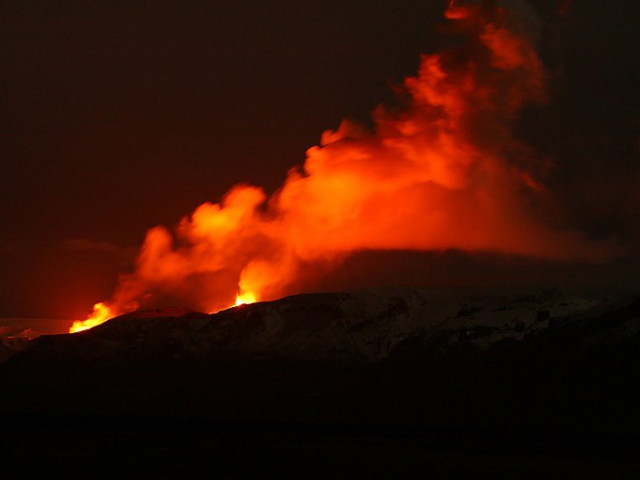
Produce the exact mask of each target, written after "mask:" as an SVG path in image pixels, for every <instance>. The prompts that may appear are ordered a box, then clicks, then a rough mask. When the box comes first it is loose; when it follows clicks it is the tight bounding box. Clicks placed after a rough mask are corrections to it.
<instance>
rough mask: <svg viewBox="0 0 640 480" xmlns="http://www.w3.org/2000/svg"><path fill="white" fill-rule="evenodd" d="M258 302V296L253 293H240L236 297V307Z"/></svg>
mask: <svg viewBox="0 0 640 480" xmlns="http://www.w3.org/2000/svg"><path fill="white" fill-rule="evenodd" d="M256 301H257V299H256V296H255V295H254V294H253V293H251V292H245V293H238V295H236V303H235V306H236V307H239V306H240V305H246V304H247V303H255V302H256Z"/></svg>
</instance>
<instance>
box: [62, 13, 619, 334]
mask: <svg viewBox="0 0 640 480" xmlns="http://www.w3.org/2000/svg"><path fill="white" fill-rule="evenodd" d="M499 3H500V2H485V3H482V2H480V3H478V2H476V3H474V4H471V5H458V4H457V3H456V2H451V4H450V6H449V8H448V9H447V10H446V12H445V17H446V18H447V19H448V20H449V21H450V22H451V28H452V30H453V31H454V32H455V33H457V34H459V35H463V36H464V37H465V38H466V41H465V42H464V43H462V44H458V45H457V46H456V47H454V48H451V49H449V50H447V51H445V52H443V53H440V54H433V55H424V56H423V57H422V59H421V63H420V68H419V72H418V74H417V76H415V77H411V78H408V79H406V80H405V82H404V84H403V92H402V94H403V96H404V97H406V104H405V105H406V106H405V107H404V108H403V109H402V110H400V111H397V110H389V109H386V108H384V107H382V106H380V107H378V108H377V109H376V110H375V111H374V113H373V120H374V123H375V129H374V132H369V131H367V129H366V128H364V127H362V126H359V125H356V124H353V123H351V122H349V121H343V122H342V124H341V125H340V126H339V128H338V129H337V130H335V131H326V132H324V133H323V135H322V138H321V143H320V145H319V146H315V147H312V148H310V149H309V150H308V152H307V159H306V161H305V163H304V165H303V166H302V167H299V168H294V169H292V170H291V171H290V172H289V175H288V178H287V180H286V181H285V183H284V185H283V186H282V187H281V188H280V190H279V191H277V192H276V193H275V194H273V195H272V196H271V197H269V198H267V196H266V194H265V193H264V191H263V190H262V189H260V188H258V187H255V186H251V185H237V186H235V187H233V188H232V189H231V190H230V191H229V192H228V193H227V194H226V195H225V197H224V198H223V200H222V201H221V202H220V203H216V204H212V203H204V204H202V205H200V206H199V207H197V208H196V209H195V211H194V212H193V213H192V214H191V215H190V216H188V217H185V218H183V219H182V221H181V222H180V224H179V226H178V227H177V228H176V230H175V232H173V233H172V232H170V231H169V230H168V229H167V228H165V227H162V226H157V227H154V228H152V229H150V230H149V231H148V232H147V236H146V239H145V241H144V244H143V245H142V248H141V251H140V253H139V256H138V258H137V263H136V269H135V271H134V272H133V273H131V274H126V275H123V276H122V277H121V280H120V283H119V285H118V287H117V289H116V291H115V293H114V295H113V298H112V300H111V301H109V302H105V303H103V304H99V305H101V306H100V307H99V308H98V307H96V309H95V311H94V315H92V317H91V318H90V319H89V320H87V321H86V322H85V323H83V324H82V325H80V326H76V325H74V327H73V328H74V331H75V330H78V329H83V328H90V327H91V326H93V325H97V324H99V323H101V322H102V321H104V320H105V319H106V318H105V315H103V312H104V309H107V310H106V311H108V314H106V317H111V316H114V315H118V314H122V313H125V312H129V311H133V310H135V309H138V308H140V307H141V306H145V307H148V306H153V305H154V304H156V303H158V302H159V301H161V300H162V299H164V298H170V299H173V300H174V301H175V299H179V300H180V301H183V302H184V303H186V304H189V305H192V306H194V307H196V308H199V309H201V310H203V311H209V312H212V311H217V310H220V309H223V308H227V307H229V306H232V305H234V303H235V304H236V305H239V304H242V303H248V302H253V301H256V300H264V299H272V298H276V297H279V296H282V295H284V294H290V293H294V292H295V291H296V283H297V282H300V281H301V280H302V279H305V278H306V277H307V276H308V275H309V273H308V271H307V269H306V267H307V266H308V265H310V264H323V265H325V266H327V265H336V264H337V263H339V262H340V261H341V260H343V259H344V258H346V256H348V255H349V254H350V253H353V252H355V251H360V250H391V249H394V250H400V249H406V250H423V251H424V250H440V249H460V250H466V251H493V252H502V253H510V254H520V255H529V256H535V257H541V258H542V257H544V258H573V259H589V258H595V257H597V256H603V255H604V256H606V255H607V252H606V250H607V247H605V246H604V245H601V244H599V245H595V244H593V243H591V242H589V241H588V240H586V239H585V238H583V236H582V235H581V234H580V233H579V232H575V231H567V230H562V229H560V228H559V227H557V226H551V225H549V224H548V223H546V222H544V221H543V220H542V219H541V217H542V215H541V214H540V213H541V212H542V211H543V210H544V209H545V208H548V206H549V205H551V204H552V198H551V194H550V192H548V191H547V190H546V189H545V186H544V184H543V181H542V180H543V177H544V173H545V168H546V167H545V165H547V164H548V162H542V161H540V159H538V158H536V156H535V154H534V152H533V151H532V149H530V148H528V147H526V146H525V145H522V144H521V143H520V142H518V141H517V140H516V139H515V138H514V136H513V135H512V131H511V128H512V125H513V123H514V121H515V120H516V118H517V115H518V112H519V111H520V110H521V109H522V108H523V107H524V106H526V105H530V104H536V103H541V102H544V101H545V72H544V69H543V66H542V63H541V61H540V59H539V57H538V55H537V53H536V50H535V45H534V38H533V36H534V35H533V32H532V29H531V28H529V27H530V25H528V24H527V22H526V19H522V18H519V17H518V16H517V15H515V14H511V13H508V12H507V11H506V10H505V9H504V8H503V7H501V6H499ZM489 4H490V5H491V6H488V5H489ZM496 5H497V6H496ZM234 299H235V302H234Z"/></svg>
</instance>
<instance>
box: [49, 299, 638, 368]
mask: <svg viewBox="0 0 640 480" xmlns="http://www.w3.org/2000/svg"><path fill="white" fill-rule="evenodd" d="M636 299H637V297H636V296H633V295H628V294H627V295H617V296H608V297H607V296H601V297H598V296H590V297H586V298H585V297H577V296H565V295H562V294H561V293H560V292H558V291H555V290H548V291H540V292H531V291H525V292H523V291H513V292H508V293H506V292H496V291H492V292H488V293H478V292H477V290H474V291H469V290H467V289H462V288H448V289H422V290H420V289H414V288H408V287H393V288H381V289H368V290H358V291H351V292H340V293H319V294H305V295H296V296H292V297H287V298H284V299H282V300H278V301H273V302H261V303H256V304H251V305H242V306H240V307H236V308H232V309H229V310H226V311H223V312H219V313H217V314H213V315H207V314H202V313H188V314H184V312H179V313H180V314H181V315H179V316H175V315H174V314H175V312H171V313H172V315H168V314H167V313H166V312H153V311H151V312H150V311H145V312H134V313H131V314H128V315H124V316H121V317H118V318H115V319H112V320H110V321H109V322H107V323H105V324H103V325H100V326H98V327H96V328H94V329H92V330H89V331H86V332H82V333H79V334H74V335H58V336H52V337H42V339H41V341H40V342H38V343H39V345H38V346H37V349H38V350H44V349H47V350H51V351H53V350H55V351H57V352H58V353H59V354H61V355H65V354H69V355H74V353H73V352H74V351H75V349H76V347H77V346H81V345H83V346H86V345H89V344H91V345H92V347H91V348H79V349H77V354H78V355H89V356H90V357H92V358H95V357H97V356H101V355H107V356H109V355H111V354H118V351H120V350H122V351H123V352H121V353H123V354H127V355H129V354H131V353H132V352H134V351H137V350H140V351H145V350H148V349H152V350H158V349H162V350H165V351H167V352H168V351H171V352H172V355H188V356H193V357H201V356H208V355H211V354H222V353H224V352H227V353H234V354H240V355H248V356H256V355H258V356H261V355H262V356H269V357H281V358H290V359H305V360H320V361H322V360H331V361H334V360H336V361H356V362H377V361H379V360H381V359H383V358H386V357H388V356H389V355H391V354H392V353H393V351H394V349H396V348H397V347H398V346H399V345H400V344H402V343H403V342H405V341H407V340H408V339H412V338H419V339H420V342H421V343H423V344H425V345H427V344H428V345H431V348H438V349H439V350H440V351H444V350H446V349H448V348H451V347H454V346H456V345H458V344H461V343H464V344H467V345H472V346H474V347H476V348H478V349H486V348H489V347H490V346H491V345H493V344H495V343H497V342H500V341H503V340H516V341H517V340H522V339H523V338H525V336H527V335H536V334H539V333H541V332H544V331H546V330H548V329H549V328H550V326H555V327H558V326H560V325H564V324H566V323H571V322H574V323H575V322H579V321H581V320H583V319H585V318H589V317H590V316H591V317H593V316H598V315H602V314H603V313H605V312H609V311H615V310H616V309H621V308H624V307H625V305H627V304H630V303H632V302H633V301H634V300H636ZM616 328H617V330H616V329H614V328H613V327H612V330H611V331H607V332H606V333H605V332H600V333H599V335H601V336H602V335H604V336H607V335H614V330H615V332H617V333H615V335H618V336H620V335H627V334H628V335H633V334H635V333H637V331H638V329H639V328H640V325H639V324H638V321H636V320H634V321H629V322H626V323H625V324H624V325H622V326H619V327H616ZM594 341H595V340H594Z"/></svg>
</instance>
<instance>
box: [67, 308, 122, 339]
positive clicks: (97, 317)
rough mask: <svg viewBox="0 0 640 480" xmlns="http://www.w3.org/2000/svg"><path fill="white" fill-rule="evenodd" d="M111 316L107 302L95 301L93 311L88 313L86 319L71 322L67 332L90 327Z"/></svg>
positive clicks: (79, 330)
mask: <svg viewBox="0 0 640 480" xmlns="http://www.w3.org/2000/svg"><path fill="white" fill-rule="evenodd" d="M113 317H114V314H113V312H112V311H111V309H110V308H109V306H108V305H107V304H105V303H103V302H99V303H96V304H95V305H94V306H93V312H91V315H89V317H87V319H86V320H78V321H76V322H73V325H71V328H70V329H69V333H76V332H82V331H83V330H89V329H90V328H93V327H96V326H98V325H100V324H101V323H104V322H106V321H107V320H109V319H110V318H113Z"/></svg>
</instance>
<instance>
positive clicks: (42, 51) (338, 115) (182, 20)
mask: <svg viewBox="0 0 640 480" xmlns="http://www.w3.org/2000/svg"><path fill="white" fill-rule="evenodd" d="M531 3H532V5H533V6H534V8H536V9H537V11H538V13H539V14H540V15H541V17H542V19H543V20H544V25H545V34H546V36H545V39H544V42H543V46H542V48H543V49H544V51H543V56H544V57H545V60H546V61H547V62H548V63H549V65H550V69H551V71H552V74H553V75H554V83H553V88H554V89H555V90H553V89H552V96H555V100H556V101H555V103H553V106H552V107H549V110H548V111H546V112H542V113H538V114H537V115H538V117H540V118H538V117H536V115H532V116H531V118H530V119H528V120H526V121H527V122H529V123H530V124H535V123H536V122H538V123H539V124H541V125H546V126H547V127H546V128H547V130H545V128H544V127H541V128H540V129H535V128H534V129H524V130H526V131H527V132H528V133H527V134H526V135H528V136H529V137H530V138H529V140H530V141H531V142H533V143H537V144H540V145H541V147H540V148H541V149H542V150H545V151H546V152H548V153H550V154H553V155H561V156H563V157H566V158H567V159H568V160H567V162H568V163H569V164H572V163H571V162H573V167H572V168H571V169H570V171H572V172H574V173H575V172H582V173H578V176H580V175H582V176H594V175H596V176H602V171H601V170H600V168H601V167H598V165H603V164H606V165H608V166H607V170H606V171H607V172H610V170H611V169H613V172H614V173H607V175H610V176H611V178H606V177H605V178H604V180H605V181H607V180H611V181H614V177H616V178H617V176H627V173H628V172H630V171H635V170H634V168H637V166H636V165H635V164H634V162H637V157H638V155H637V139H638V134H637V130H638V124H639V121H640V114H639V113H638V91H637V85H638V84H639V83H640V79H639V78H638V70H639V68H638V66H639V63H640V62H639V61H638V53H637V46H638V45H640V41H639V39H638V33H637V27H636V22H635V21H634V20H635V19H637V18H638V17H637V15H635V13H636V12H635V10H636V9H637V7H636V6H635V2H631V1H627V0H625V1H623V2H614V3H611V4H607V6H606V7H605V6H604V5H603V4H602V3H601V2H595V1H588V2H574V4H573V5H571V8H570V9H569V13H568V14H567V15H566V16H565V17H560V16H558V15H557V13H556V7H557V6H558V5H559V4H562V3H563V4H566V5H569V4H570V3H571V2H567V1H564V2H558V1H552V0H545V1H540V2H537V3H534V2H531ZM444 4H446V2H439V1H425V0H422V1H418V0H396V1H393V2H371V1H361V0H357V1H344V0H343V1H340V2H338V1H333V0H323V1H316V0H310V1H304V2H299V1H289V0H284V1H265V2H259V1H248V0H234V1H232V2H229V1H226V0H225V1H210V2H205V1H194V2H190V1H182V2H177V1H175V2H170V1H151V0H148V1H138V2H136V1H134V2H131V1H126V2H124V1H122V2H121V1H109V2H80V1H65V2H59V1H58V2H56V1H48V2H47V1H32V0H15V1H2V2H0V5H1V12H0V14H1V20H0V21H1V22H2V25H1V27H0V32H1V33H0V35H1V36H2V38H1V40H0V65H1V67H0V69H1V74H2V77H1V78H2V81H1V85H2V97H1V98H2V118H1V120H0V121H1V122H2V123H1V126H0V129H1V130H0V131H1V132H2V133H1V137H0V142H1V143H0V144H1V147H0V148H1V150H0V155H1V157H0V158H1V162H2V163H1V175H0V195H1V202H2V203H1V207H0V316H4V317H10V316H15V317H17V316H31V317H34V316H37V317H66V318H69V317H72V318H76V317H82V316H84V315H85V314H86V313H87V311H88V309H89V308H90V306H91V304H92V303H93V302H95V301H98V300H101V299H103V298H106V297H108V296H109V294H110V291H111V289H112V288H113V286H114V283H115V279H116V274H117V272H118V271H121V270H123V269H124V270H126V269H127V268H129V267H130V262H131V260H132V258H133V256H134V254H135V251H136V248H137V246H138V245H139V244H140V242H141V241H142V238H143V235H144V232H145V230H146V229H147V228H149V227H151V226H153V225H156V224H168V225H171V224H174V223H175V222H177V221H178V220H179V219H180V217H182V216H183V215H186V214H187V213H189V212H190V211H191V210H192V209H193V208H194V207H195V206H197V205H198V204H199V203H201V202H203V201H205V200H212V201H217V200H218V199H219V198H220V197H221V196H222V195H223V194H224V192H225V191H226V190H227V189H228V188H229V187H230V186H232V185H233V184H235V183H238V182H249V183H254V184H257V185H261V186H264V187H266V188H267V190H269V191H272V190H273V189H275V188H276V187H277V186H278V185H279V184H280V182H281V181H282V180H283V179H284V176H285V174H286V172H287V170H288V169H289V168H290V167H292V166H294V165H296V164H301V163H302V162H303V161H304V152H305V150H306V149H307V148H308V147H310V146H312V145H314V144H316V143H317V142H318V140H319V137H320V134H321V132H322V131H323V130H326V129H329V128H335V127H336V126H337V125H338V123H339V121H340V120H341V119H342V118H344V117H351V118H356V119H359V120H361V121H366V119H367V118H368V115H369V113H370V112H371V111H372V110H373V108H374V107H375V106H376V104H378V103H380V102H390V101H393V97H392V94H391V93H390V89H389V86H390V85H393V84H397V83H399V82H400V81H401V80H402V78H403V77H405V76H407V75H411V74H413V73H415V68H416V67H417V64H418V61H419V54H420V52H429V51H434V50H437V49H438V47H439V44H440V43H441V40H439V39H438V37H437V35H436V34H435V31H434V26H435V25H437V24H439V23H442V20H441V12H442V7H443V5H444ZM605 8H606V10H605ZM549 118H553V119H554V121H556V122H557V128H554V129H553V132H551V133H552V134H551V135H550V131H549V130H548V128H549V127H548V124H549V121H548V120H549ZM524 125H525V126H526V122H525V124H524ZM584 158H586V160H585V159H584ZM572 159H573V160H572ZM579 162H586V163H585V165H587V164H588V168H587V167H584V166H583V165H582V164H580V165H577V166H576V164H578V163H579ZM580 178H582V177H580ZM608 201H609V202H610V203H612V204H614V205H613V207H612V208H613V209H614V210H616V211H617V210H619V209H620V208H622V209H624V207H620V205H619V204H620V203H622V200H620V199H612V200H608ZM594 215H595V214H594ZM584 216H586V217H588V216H589V215H584ZM592 216H593V215H592ZM596 216H597V215H596ZM617 218H618V217H617V216H615V215H614V216H609V215H607V214H600V215H599V216H598V218H595V219H593V218H589V219H587V220H588V221H589V222H590V224H591V225H596V226H595V227H593V229H594V231H599V230H598V229H602V228H605V227H603V226H602V225H605V226H606V224H607V219H609V220H608V222H609V223H610V224H615V223H616V222H617V220H616V219H617ZM624 218H627V219H628V218H630V217H628V216H627V217H624ZM587 220H584V221H585V222H586V221H587ZM607 228H609V230H613V231H616V232H617V230H625V226H620V225H608V227H607Z"/></svg>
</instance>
